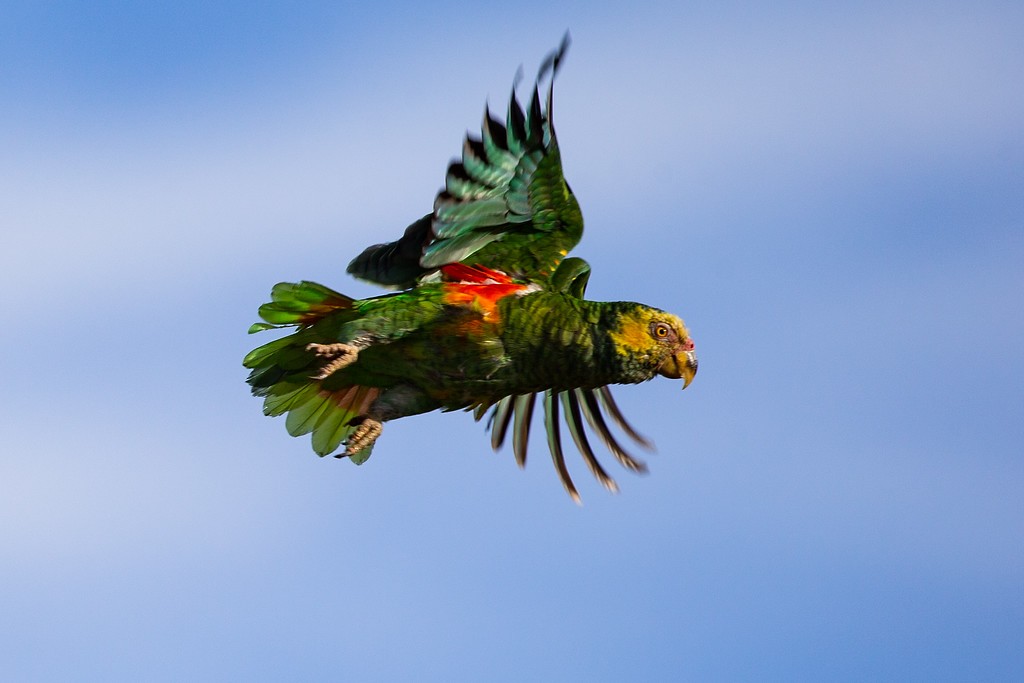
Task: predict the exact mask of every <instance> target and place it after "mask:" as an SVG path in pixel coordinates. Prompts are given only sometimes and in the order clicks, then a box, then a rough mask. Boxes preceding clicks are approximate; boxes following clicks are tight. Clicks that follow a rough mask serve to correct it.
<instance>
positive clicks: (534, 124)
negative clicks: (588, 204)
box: [243, 33, 698, 503]
mask: <svg viewBox="0 0 1024 683" xmlns="http://www.w3.org/2000/svg"><path fill="white" fill-rule="evenodd" d="M568 45H569V35H568V33H567V34H566V35H565V37H564V38H563V40H562V43H561V45H560V46H559V47H558V48H557V49H556V50H555V51H554V52H552V53H551V54H550V55H549V56H548V57H547V58H546V59H545V60H544V62H543V63H542V66H541V68H540V70H539V72H538V75H537V80H536V83H535V85H534V87H533V92H532V96H531V98H530V100H529V103H528V105H527V106H526V107H525V109H524V107H523V106H522V104H520V101H519V99H518V96H517V92H516V91H517V85H518V80H519V79H518V77H517V79H516V83H514V84H513V87H512V94H511V97H510V99H509V105H508V112H507V115H506V116H505V120H504V121H501V120H499V119H498V118H497V117H496V116H495V115H494V114H493V113H492V112H491V111H490V108H489V107H486V108H485V112H484V118H483V124H482V127H481V134H480V136H479V137H476V136H474V135H473V134H468V135H467V136H466V138H465V141H464V144H463V149H462V157H461V159H460V160H453V161H452V162H451V163H450V164H449V166H448V170H447V173H446V176H445V185H444V188H443V189H442V190H441V191H440V192H439V193H438V194H437V196H436V198H435V201H434V206H433V210H432V211H431V213H429V214H426V215H425V216H423V217H422V218H420V219H418V220H416V221H414V222H413V223H412V224H411V225H409V226H408V228H406V230H405V232H404V234H403V235H402V236H401V237H400V238H399V239H398V240H396V241H394V242H387V243H382V244H376V245H373V246H370V247H368V248H366V249H365V250H363V252H361V253H360V254H359V255H358V256H356V257H355V258H354V259H353V260H352V261H351V262H350V263H349V265H348V268H347V271H348V273H349V274H351V275H352V276H354V277H356V278H358V279H361V280H364V281H368V282H372V283H376V284H378V285H381V286H383V287H386V288H389V289H394V290H396V291H391V292H387V293H384V294H380V295H377V296H373V297H369V298H366V299H353V298H351V297H348V296H345V295H344V294H341V293H339V292H337V291H334V290H333V289H331V288H328V287H326V286H324V285H321V284H318V283H315V282H309V281H301V282H297V283H289V282H281V283H278V284H277V285H275V286H274V287H273V288H272V290H271V301H270V302H268V303H265V304H263V305H262V306H260V307H259V311H258V312H259V316H260V318H261V320H262V322H259V323H256V324H254V325H252V327H250V329H249V332H250V333H256V332H261V331H265V330H271V329H288V330H291V333H290V334H288V335H287V336H284V337H281V338H278V339H276V340H274V341H271V342H269V343H266V344H263V345H262V346H260V347H258V348H256V349H254V350H253V351H251V352H250V353H248V354H247V355H246V356H245V358H244V360H243V365H244V367H246V368H248V369H249V371H250V372H249V376H248V379H247V382H248V384H249V385H250V387H251V391H252V393H253V394H254V395H255V396H257V397H261V398H263V401H264V403H263V409H264V414H266V415H268V416H280V415H285V414H287V417H286V420H285V426H286V427H287V431H288V432H289V434H291V435H293V436H302V435H305V434H311V435H312V437H311V438H312V446H313V450H314V452H316V453H317V454H318V455H320V456H326V455H331V454H334V455H335V457H338V458H343V457H346V458H348V459H350V460H352V461H353V462H355V463H356V464H362V463H364V462H366V460H367V459H368V458H369V457H370V454H371V453H372V451H373V448H374V446H375V444H376V443H377V440H378V439H379V437H380V436H381V434H382V432H383V426H384V423H386V422H388V421H390V420H395V419H398V418H402V417H409V416H413V415H418V414H422V413H427V412H430V411H434V410H441V411H455V410H465V411H471V412H472V413H473V415H474V417H475V418H476V419H477V420H480V419H482V418H483V417H484V416H485V415H487V413H488V411H490V421H489V428H490V430H491V445H492V447H493V448H494V449H495V450H498V449H500V448H501V446H502V445H503V444H504V442H505V439H506V436H507V435H508V432H509V429H510V427H511V430H512V449H513V454H514V456H515V460H516V462H517V464H518V465H519V466H520V467H523V466H525V464H526V454H527V443H528V436H529V432H530V427H531V423H532V416H533V413H534V409H535V406H536V404H537V403H540V404H541V405H542V406H543V413H544V430H545V433H546V437H547V445H548V449H549V451H550V452H551V456H552V460H553V462H554V465H555V470H556V472H557V474H558V477H559V479H560V481H561V483H562V485H563V487H564V488H565V490H566V492H567V493H568V494H569V496H570V497H571V498H572V499H573V500H574V501H576V502H577V503H578V502H580V496H579V492H578V489H577V488H576V486H575V484H574V482H573V481H572V478H571V476H570V474H569V471H568V468H567V466H566V463H565V457H564V453H563V448H562V443H561V426H562V420H563V419H564V421H565V424H566V426H567V427H568V431H569V433H570V435H571V437H572V440H573V442H574V443H575V445H576V447H577V449H578V450H579V452H580V454H581V456H582V458H583V460H584V462H585V464H586V466H587V467H588V469H589V470H590V471H591V473H592V474H593V475H594V476H595V477H596V478H597V480H598V481H599V482H600V483H601V484H602V485H603V486H604V487H605V488H607V489H608V490H610V491H613V492H614V491H617V490H618V486H617V484H616V482H615V481H614V479H613V478H612V477H611V476H609V475H608V473H607V471H606V470H605V469H604V467H603V466H602V465H601V464H600V463H599V461H598V460H597V458H596V456H595V454H594V451H593V448H592V446H591V445H590V442H589V439H588V437H587V432H586V430H585V429H584V426H583V425H584V421H585V422H586V423H587V424H588V425H589V427H590V429H591V431H592V432H593V433H594V434H596V436H597V437H598V438H599V439H600V440H601V441H602V442H603V443H604V444H605V446H606V447H607V448H608V450H609V451H610V452H611V453H612V455H613V456H614V457H615V458H616V460H617V461H618V462H619V463H620V464H621V465H622V466H623V467H625V468H626V469H628V470H631V471H634V472H644V471H646V465H645V464H644V463H643V461H641V460H639V459H637V458H636V457H634V456H633V455H631V454H630V453H628V452H627V451H626V450H625V449H624V448H623V447H622V445H621V444H620V443H619V441H618V440H617V439H616V438H615V436H614V435H613V433H612V431H611V430H610V429H609V427H608V421H607V420H606V419H605V416H606V415H607V416H608V417H609V418H610V419H611V421H612V422H613V423H615V424H616V425H617V426H618V427H619V428H620V429H622V431H623V432H625V434H626V435H627V436H629V437H630V438H631V439H633V440H634V441H635V442H636V443H638V444H639V445H641V446H642V447H645V448H650V447H651V444H650V442H649V441H648V440H647V439H646V438H644V437H643V436H641V435H640V434H639V433H638V432H637V431H636V430H635V429H634V428H633V427H632V426H631V425H630V424H629V422H628V421H627V420H626V419H625V417H624V416H623V415H622V412H621V411H620V410H619V408H618V406H617V405H616V403H615V401H614V399H613V398H612V394H611V391H610V389H609V385H611V384H635V383H640V382H645V381H647V380H650V379H652V378H654V377H655V376H658V375H661V376H664V377H668V378H672V379H682V380H683V388H684V389H685V388H686V387H687V386H689V384H690V382H691V381H692V380H693V378H694V376H695V375H696V372H697V365H698V364H697V355H696V350H695V346H694V343H693V340H692V339H691V337H690V333H689V330H688V329H687V327H686V325H685V324H684V322H683V321H682V319H680V318H679V317H677V316H676V315H673V314H671V313H668V312H665V311H662V310H660V309H657V308H653V307H650V306H646V305H643V304H639V303H634V302H626V301H613V302H599V301H590V300H587V299H586V298H585V296H584V295H585V290H586V286H587V283H588V281H589V278H590V275H591V269H590V266H589V264H587V262H586V261H584V260H583V259H581V258H578V257H571V256H568V253H569V251H570V250H572V249H573V248H574V247H575V246H576V245H577V244H578V243H579V241H580V239H581V238H582V234H583V217H582V213H581V211H580V208H579V204H578V202H577V200H576V197H575V195H574V194H573V192H572V190H571V189H570V188H569V185H568V183H567V182H566V180H565V178H564V175H563V172H562V163H561V155H560V152H559V148H558V142H557V138H556V136H555V129H554V124H553V119H552V114H553V112H552V101H553V89H554V80H555V75H556V74H557V73H558V70H559V67H560V65H561V64H562V62H563V59H564V56H565V53H566V51H567V49H568ZM545 78H547V81H548V83H547V92H546V98H545V101H544V103H543V104H542V103H541V97H540V84H541V83H542V82H543V81H544V79H545ZM339 449H340V451H339Z"/></svg>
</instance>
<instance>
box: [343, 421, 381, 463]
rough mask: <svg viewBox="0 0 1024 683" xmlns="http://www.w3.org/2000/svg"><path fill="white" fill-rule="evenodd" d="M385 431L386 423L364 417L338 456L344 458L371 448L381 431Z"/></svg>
mask: <svg viewBox="0 0 1024 683" xmlns="http://www.w3.org/2000/svg"><path fill="white" fill-rule="evenodd" d="M382 431H384V425H383V424H381V423H380V422H378V421H377V420H374V419H372V418H369V417H365V418H363V420H362V422H360V423H359V426H357V427H356V429H355V431H354V432H352V435H351V436H349V437H348V439H347V440H346V442H345V452H344V453H342V454H340V455H338V456H336V457H339V458H343V457H345V456H348V455H355V454H356V453H358V452H359V451H361V450H363V449H365V448H369V447H370V446H372V445H373V442H374V441H376V440H377V437H379V436H380V433H381V432H382Z"/></svg>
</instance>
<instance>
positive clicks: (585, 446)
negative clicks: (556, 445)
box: [559, 391, 619, 493]
mask: <svg viewBox="0 0 1024 683" xmlns="http://www.w3.org/2000/svg"><path fill="white" fill-rule="evenodd" d="M559 393H560V397H561V400H562V407H563V408H564V409H565V423H566V425H568V427H569V434H571V435H572V440H573V441H574V442H575V443H576V448H577V449H579V452H580V454H581V455H582V456H583V461H584V462H585V463H587V467H588V468H590V473H591V474H593V475H594V478H596V479H597V480H598V481H599V482H601V485H602V486H604V487H605V488H606V489H608V490H609V491H611V492H612V493H618V491H619V485H618V484H616V483H615V480H614V479H612V478H611V477H610V476H608V473H607V472H606V471H605V469H604V468H603V467H601V463H599V462H598V461H597V457H596V456H595V455H594V450H593V449H592V448H591V447H590V441H589V440H588V439H587V434H586V432H584V431H583V419H582V417H581V416H580V404H579V399H578V398H577V395H576V392H574V391H562V392H559Z"/></svg>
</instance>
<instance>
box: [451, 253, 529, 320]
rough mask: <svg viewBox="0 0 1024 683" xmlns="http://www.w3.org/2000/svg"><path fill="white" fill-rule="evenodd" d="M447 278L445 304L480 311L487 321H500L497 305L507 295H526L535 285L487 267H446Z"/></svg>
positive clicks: (460, 265)
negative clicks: (516, 280) (516, 279)
mask: <svg viewBox="0 0 1024 683" xmlns="http://www.w3.org/2000/svg"><path fill="white" fill-rule="evenodd" d="M441 274H442V276H443V277H444V279H445V284H444V303H446V304H448V305H452V306H455V305H462V306H469V307H472V308H475V309H477V310H478V311H480V312H481V313H482V314H483V319H484V321H485V322H489V323H495V322H498V321H499V316H498V310H497V304H498V301H500V300H501V299H504V298H505V297H506V296H512V295H514V294H520V293H525V292H528V291H530V290H531V288H532V287H533V285H528V284H521V283H517V282H515V281H514V280H513V279H512V278H511V277H509V276H508V275H507V274H505V273H503V272H501V271H500V270H493V269H491V268H486V267H484V266H466V265H463V264H461V263H453V264H451V265H447V266H442V267H441Z"/></svg>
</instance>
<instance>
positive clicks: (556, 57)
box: [537, 29, 572, 81]
mask: <svg viewBox="0 0 1024 683" xmlns="http://www.w3.org/2000/svg"><path fill="white" fill-rule="evenodd" d="M570 45H572V36H570V35H569V31H568V29H566V31H565V35H563V36H562V42H561V43H560V44H559V45H558V49H556V50H555V51H554V52H551V53H550V54H548V56H547V57H545V58H544V61H543V62H541V65H540V69H538V70H537V80H538V81H540V80H543V79H544V76H545V75H546V74H547V72H548V71H551V76H552V78H554V76H555V75H556V74H557V73H558V68H559V67H560V66H561V65H562V60H564V59H565V54H566V53H567V52H568V51H569V46H570Z"/></svg>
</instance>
